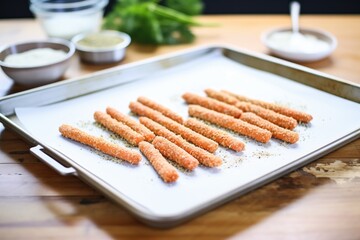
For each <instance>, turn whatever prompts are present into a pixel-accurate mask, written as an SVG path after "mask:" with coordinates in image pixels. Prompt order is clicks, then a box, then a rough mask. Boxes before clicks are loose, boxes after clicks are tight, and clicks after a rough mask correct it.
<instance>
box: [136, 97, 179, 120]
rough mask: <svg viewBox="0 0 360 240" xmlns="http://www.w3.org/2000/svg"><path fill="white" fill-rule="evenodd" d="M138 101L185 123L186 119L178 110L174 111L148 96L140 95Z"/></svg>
mask: <svg viewBox="0 0 360 240" xmlns="http://www.w3.org/2000/svg"><path fill="white" fill-rule="evenodd" d="M137 101H138V102H139V103H142V104H143V105H145V106H147V107H149V108H152V109H154V110H155V111H158V112H160V113H161V114H162V115H164V116H165V117H168V118H170V119H172V120H174V121H176V122H178V123H180V124H183V122H184V120H183V118H182V117H181V116H180V115H179V114H177V113H176V112H174V111H172V110H171V109H169V108H167V107H165V106H163V105H160V104H158V103H156V102H154V101H152V100H150V99H148V98H146V97H138V99H137Z"/></svg>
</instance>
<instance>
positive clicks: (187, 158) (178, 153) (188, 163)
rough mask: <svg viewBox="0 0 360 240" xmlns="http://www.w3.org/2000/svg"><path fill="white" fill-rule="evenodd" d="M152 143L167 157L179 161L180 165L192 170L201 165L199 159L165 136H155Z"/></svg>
mask: <svg viewBox="0 0 360 240" xmlns="http://www.w3.org/2000/svg"><path fill="white" fill-rule="evenodd" d="M152 144H153V145H154V147H155V148H156V149H157V150H159V151H160V153H161V154H162V155H163V156H164V157H165V158H167V159H170V160H171V161H174V162H176V163H178V164H179V165H180V166H182V167H184V168H186V169H188V170H190V171H192V170H194V169H195V168H196V167H197V166H198V165H199V161H198V160H196V158H194V157H193V156H191V155H190V154H189V153H187V152H186V151H185V150H184V149H182V148H181V147H179V146H177V145H176V144H174V143H172V142H170V141H169V140H167V139H166V138H164V137H160V136H157V137H155V138H154V141H153V142H152Z"/></svg>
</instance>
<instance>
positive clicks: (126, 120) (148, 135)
mask: <svg viewBox="0 0 360 240" xmlns="http://www.w3.org/2000/svg"><path fill="white" fill-rule="evenodd" d="M106 112H107V114H109V115H110V116H111V117H112V118H114V119H116V120H117V121H119V122H122V123H123V124H125V125H127V126H128V127H130V128H131V129H133V130H134V131H136V132H138V133H139V134H141V135H143V136H144V138H145V140H146V141H148V142H151V141H152V140H153V139H154V137H155V134H154V133H153V132H151V131H150V130H149V129H147V128H146V127H144V126H143V125H141V124H140V123H138V122H137V121H135V120H134V119H132V118H131V117H130V116H128V115H126V114H123V113H121V112H119V111H118V110H116V109H115V108H112V107H107V108H106Z"/></svg>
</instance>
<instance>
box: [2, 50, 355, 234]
mask: <svg viewBox="0 0 360 240" xmlns="http://www.w3.org/2000/svg"><path fill="white" fill-rule="evenodd" d="M214 50H221V51H224V50H227V51H233V52H238V53H241V54H245V55H249V56H251V57H255V58H260V59H261V60H265V61H270V62H275V63H278V64H281V65H284V66H286V67H290V68H295V69H298V70H302V71H305V72H308V73H311V74H314V75H318V76H321V77H326V78H330V79H332V80H333V81H339V82H343V83H345V84H349V85H351V86H354V87H358V88H360V84H359V85H358V84H356V83H352V82H350V81H346V80H343V79H340V78H338V77H335V76H331V75H329V74H325V73H322V72H319V71H317V70H313V69H310V68H307V67H304V66H300V65H297V64H294V63H291V62H287V61H285V60H281V59H277V58H274V57H271V56H267V55H264V54H260V53H254V52H251V51H248V50H243V49H242V50H239V49H235V48H233V47H227V46H224V45H210V46H202V47H196V48H191V49H188V50H186V51H184V50H182V51H179V52H174V53H170V54H166V55H161V56H157V57H154V58H149V59H145V60H141V61H138V62H134V63H129V64H125V65H122V66H117V67H114V68H111V69H105V70H102V71H99V72H96V73H92V74H87V75H85V76H81V77H77V78H74V79H69V80H65V81H62V82H58V83H53V84H50V85H47V86H42V87H38V88H35V89H30V90H27V91H24V92H20V93H15V94H11V95H8V96H5V97H2V98H0V104H1V103H2V101H4V100H8V99H16V98H17V97H19V96H20V97H21V96H24V95H27V94H30V95H31V94H33V93H36V92H43V91H46V90H47V89H51V88H52V87H58V86H60V87H61V86H66V85H68V84H70V83H73V82H75V83H76V82H78V81H86V80H87V79H89V78H94V77H95V78H96V77H97V76H103V75H104V74H105V75H106V74H108V73H110V74H111V73H113V72H117V71H123V70H126V69H131V68H133V67H136V66H141V65H144V64H147V63H152V62H154V61H161V60H164V59H168V58H171V57H177V56H182V55H186V54H189V53H193V52H194V51H205V52H207V51H214ZM120 84H121V83H120ZM0 122H2V123H3V124H4V126H5V127H8V128H10V129H12V130H14V131H15V132H17V133H18V134H20V136H21V137H23V138H24V139H26V140H27V141H29V142H30V143H32V144H34V145H40V146H42V147H43V148H44V149H46V150H48V151H50V152H51V153H52V154H54V155H55V156H56V157H57V158H59V159H62V160H64V161H65V162H66V163H68V164H69V165H71V167H73V168H75V170H76V174H75V175H76V176H77V177H78V178H79V179H81V180H83V181H85V182H86V183H88V184H90V185H91V186H93V187H95V188H96V189H97V190H98V191H100V192H102V193H103V194H104V195H106V196H107V197H109V198H111V199H112V200H114V201H115V202H117V203H119V204H120V205H121V206H122V207H123V208H125V209H126V210H128V211H129V212H131V213H132V214H133V215H134V216H135V217H137V218H138V219H139V220H140V221H142V222H144V223H146V224H148V225H151V226H154V227H161V228H163V227H165V228H166V227H173V226H176V225H178V224H180V223H182V222H184V221H187V220H189V219H191V218H193V217H195V216H198V215H200V214H202V213H204V212H206V211H208V210H210V209H213V208H215V207H218V206H220V205H222V204H224V203H225V202H228V201H230V200H232V199H234V198H237V197H239V196H241V195H243V194H245V193H247V192H249V191H252V190H254V189H255V188H258V187H260V186H262V185H264V184H266V183H268V182H270V181H273V180H274V179H277V178H279V177H281V176H283V175H285V174H287V173H289V172H291V171H293V170H295V169H297V168H299V167H301V166H303V165H305V164H307V163H309V162H311V161H313V160H315V159H317V158H318V157H320V156H322V155H325V154H327V153H328V152H330V151H333V150H335V149H336V148H339V147H341V146H342V145H344V144H346V143H348V142H350V141H352V140H354V139H357V138H359V137H360V129H358V130H356V131H354V132H352V133H350V134H349V135H347V136H344V137H343V138H341V139H338V140H337V141H334V142H332V143H329V144H328V145H327V146H325V147H323V148H321V149H318V150H316V151H314V152H313V153H309V154H308V155H307V156H305V157H303V158H300V159H298V160H296V161H294V162H292V163H291V164H288V165H285V166H283V167H281V168H280V169H278V170H276V171H274V173H271V174H267V175H266V176H263V177H260V178H258V179H257V180H256V181H253V182H251V184H247V185H251V186H247V185H245V186H243V187H241V189H235V190H233V191H232V192H230V193H229V194H226V195H225V196H224V197H222V198H221V199H220V200H219V199H216V201H215V200H214V201H210V202H208V204H205V205H203V206H201V207H199V208H198V209H196V210H192V211H188V212H184V213H183V214H181V215H177V216H170V217H168V216H165V217H164V216H158V215H156V214H154V213H151V212H150V211H149V210H148V209H146V208H144V207H143V206H141V205H139V204H137V203H135V202H134V201H132V200H131V199H129V198H127V197H126V196H125V195H124V194H121V193H120V192H118V191H116V189H113V188H112V187H111V186H109V185H108V184H106V183H105V182H103V181H102V180H101V179H99V178H98V177H96V176H95V175H93V174H92V173H91V172H89V171H87V170H85V169H84V168H83V167H81V166H80V165H78V164H77V163H76V162H75V161H74V160H71V159H69V158H68V157H66V156H64V155H63V154H61V153H59V152H58V151H56V150H55V149H53V148H51V147H49V146H47V145H46V144H45V143H43V142H41V141H39V140H37V139H36V138H35V137H34V136H32V135H31V134H29V133H28V132H27V131H26V130H25V129H23V128H22V127H21V126H19V125H18V124H16V123H15V122H13V121H12V120H10V119H9V118H8V117H7V116H6V114H3V113H1V112H0ZM319 152H320V154H319ZM269 175H271V176H270V177H269ZM254 182H256V183H254Z"/></svg>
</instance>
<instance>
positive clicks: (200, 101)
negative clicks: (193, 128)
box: [182, 93, 242, 118]
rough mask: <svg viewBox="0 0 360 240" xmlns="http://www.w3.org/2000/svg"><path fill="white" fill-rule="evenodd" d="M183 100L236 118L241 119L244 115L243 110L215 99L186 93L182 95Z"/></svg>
mask: <svg viewBox="0 0 360 240" xmlns="http://www.w3.org/2000/svg"><path fill="white" fill-rule="evenodd" d="M182 98H183V99H184V100H185V101H186V102H187V103H188V104H194V105H200V106H203V107H205V108H208V109H211V110H214V111H217V112H221V113H224V114H227V115H230V116H233V117H235V118H239V117H240V116H241V113H242V110H240V109H239V108H237V107H235V106H233V105H230V104H226V103H224V102H221V101H218V100H216V99H213V98H208V97H202V96H199V95H196V94H193V93H185V94H183V95H182Z"/></svg>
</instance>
